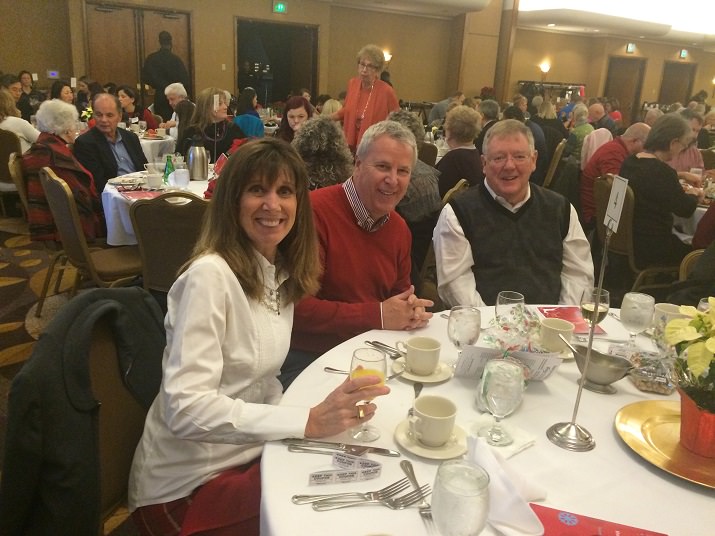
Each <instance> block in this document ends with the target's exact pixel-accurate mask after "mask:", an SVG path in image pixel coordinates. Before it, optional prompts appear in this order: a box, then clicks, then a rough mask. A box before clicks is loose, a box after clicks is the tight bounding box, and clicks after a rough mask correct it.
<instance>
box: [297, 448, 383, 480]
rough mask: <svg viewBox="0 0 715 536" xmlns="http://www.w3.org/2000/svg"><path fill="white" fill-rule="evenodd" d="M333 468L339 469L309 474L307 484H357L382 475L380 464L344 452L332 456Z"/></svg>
mask: <svg viewBox="0 0 715 536" xmlns="http://www.w3.org/2000/svg"><path fill="white" fill-rule="evenodd" d="M333 467H338V468H339V469H334V470H330V471H315V472H313V473H310V475H309V476H308V484H309V485H311V486H315V485H323V484H343V483H346V482H359V481H361V480H372V479H373V478H378V477H379V476H380V474H381V473H382V464H381V463H380V462H376V461H375V460H369V459H367V458H361V457H360V456H353V455H352V454H346V453H344V452H336V453H335V454H333Z"/></svg>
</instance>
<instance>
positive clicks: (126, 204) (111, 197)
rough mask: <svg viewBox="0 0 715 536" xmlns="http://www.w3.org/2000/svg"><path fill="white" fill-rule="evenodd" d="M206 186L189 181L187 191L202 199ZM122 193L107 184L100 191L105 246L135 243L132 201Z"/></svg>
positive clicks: (133, 174)
mask: <svg viewBox="0 0 715 536" xmlns="http://www.w3.org/2000/svg"><path fill="white" fill-rule="evenodd" d="M143 175H144V172H142V173H130V174H129V175H125V177H129V176H143ZM207 186H208V181H190V182H189V188H188V190H189V191H190V192H191V193H193V194H196V195H198V196H199V197H201V198H203V197H204V192H205V191H206V188H207ZM122 193H123V192H122V191H120V190H118V189H117V188H116V187H115V186H113V185H111V184H109V182H108V183H107V184H106V186H105V187H104V190H103V191H102V206H103V207H104V218H105V220H106V221H107V244H109V245H110V246H133V245H136V243H137V237H136V234H135V233H134V226H133V225H132V219H131V217H130V215H129V209H130V207H131V204H132V202H133V200H130V199H127V198H126V197H125V196H123V195H122Z"/></svg>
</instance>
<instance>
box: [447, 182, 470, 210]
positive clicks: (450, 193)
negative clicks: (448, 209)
mask: <svg viewBox="0 0 715 536" xmlns="http://www.w3.org/2000/svg"><path fill="white" fill-rule="evenodd" d="M467 188H469V182H468V181H467V179H459V181H457V184H455V185H454V186H452V187H451V188H450V189H449V190H447V193H446V194H444V196H443V197H442V208H444V206H445V205H446V204H447V203H449V200H450V199H452V197H454V195H455V194H457V193H459V192H460V191H461V190H466V189H467Z"/></svg>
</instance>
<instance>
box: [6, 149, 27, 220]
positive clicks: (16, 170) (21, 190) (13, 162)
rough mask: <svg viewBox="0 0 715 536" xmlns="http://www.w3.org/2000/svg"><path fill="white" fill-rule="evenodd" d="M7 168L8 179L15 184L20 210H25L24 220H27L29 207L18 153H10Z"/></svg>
mask: <svg viewBox="0 0 715 536" xmlns="http://www.w3.org/2000/svg"><path fill="white" fill-rule="evenodd" d="M8 168H9V170H10V178H11V179H12V182H14V183H15V188H17V193H18V195H19V196H20V201H21V202H22V208H23V209H24V210H25V219H27V217H28V214H29V213H30V206H29V205H28V202H27V183H25V176H24V175H23V174H22V160H21V159H20V153H19V152H15V153H10V158H9V161H8Z"/></svg>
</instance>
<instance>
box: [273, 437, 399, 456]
mask: <svg viewBox="0 0 715 536" xmlns="http://www.w3.org/2000/svg"><path fill="white" fill-rule="evenodd" d="M283 444H284V445H297V446H299V447H319V448H321V447H322V448H328V449H333V450H339V451H341V452H348V451H352V452H355V451H356V450H359V449H365V450H364V452H372V453H373V454H379V455H380V456H393V457H398V456H400V453H399V452H397V451H396V450H390V449H386V448H382V447H373V446H371V445H350V444H348V443H333V442H330V441H317V440H313V439H299V438H289V439H284V440H283Z"/></svg>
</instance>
